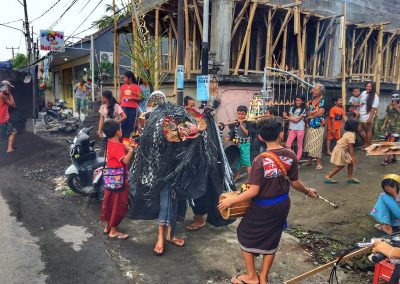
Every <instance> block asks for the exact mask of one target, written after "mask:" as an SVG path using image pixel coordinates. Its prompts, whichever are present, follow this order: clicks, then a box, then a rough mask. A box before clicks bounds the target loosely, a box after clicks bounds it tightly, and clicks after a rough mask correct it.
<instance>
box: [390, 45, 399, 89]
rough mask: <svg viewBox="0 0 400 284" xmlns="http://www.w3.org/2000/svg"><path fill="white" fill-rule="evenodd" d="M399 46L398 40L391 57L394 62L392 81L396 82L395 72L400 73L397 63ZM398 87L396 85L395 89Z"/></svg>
mask: <svg viewBox="0 0 400 284" xmlns="http://www.w3.org/2000/svg"><path fill="white" fill-rule="evenodd" d="M399 48H400V42H397V43H396V49H395V53H394V56H393V57H394V59H393V61H394V63H393V81H392V82H393V83H396V82H397V74H398V73H400V72H399V65H398V63H399V59H400V54H399V53H400V50H399ZM398 88H399V87H398V86H397V89H398Z"/></svg>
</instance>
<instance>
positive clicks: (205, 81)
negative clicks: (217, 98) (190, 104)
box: [197, 75, 210, 101]
mask: <svg viewBox="0 0 400 284" xmlns="http://www.w3.org/2000/svg"><path fill="white" fill-rule="evenodd" d="M209 96H210V76H209V75H201V76H197V100H198V101H208V98H209Z"/></svg>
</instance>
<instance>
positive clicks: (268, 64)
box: [265, 9, 272, 67]
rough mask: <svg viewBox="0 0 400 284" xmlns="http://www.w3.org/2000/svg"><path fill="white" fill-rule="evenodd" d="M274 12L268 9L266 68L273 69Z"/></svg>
mask: <svg viewBox="0 0 400 284" xmlns="http://www.w3.org/2000/svg"><path fill="white" fill-rule="evenodd" d="M271 34H272V11H271V9H268V22H267V40H266V43H265V67H271V66H272V65H271V55H272V54H271V49H272V45H271V43H272V37H271Z"/></svg>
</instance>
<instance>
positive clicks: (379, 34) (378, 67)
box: [375, 25, 385, 95]
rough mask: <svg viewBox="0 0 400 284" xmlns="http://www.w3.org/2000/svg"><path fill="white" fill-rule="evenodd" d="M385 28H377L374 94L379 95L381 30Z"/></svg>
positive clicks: (382, 26)
mask: <svg viewBox="0 0 400 284" xmlns="http://www.w3.org/2000/svg"><path fill="white" fill-rule="evenodd" d="M384 28H385V26H384V25H381V26H380V27H379V33H378V47H377V53H376V56H377V58H378V62H377V63H376V68H375V80H376V93H377V94H378V95H379V94H380V91H381V75H382V44H383V30H384Z"/></svg>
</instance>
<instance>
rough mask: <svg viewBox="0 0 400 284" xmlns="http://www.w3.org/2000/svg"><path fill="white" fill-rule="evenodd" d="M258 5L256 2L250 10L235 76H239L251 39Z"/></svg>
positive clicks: (256, 0) (255, 1)
mask: <svg viewBox="0 0 400 284" xmlns="http://www.w3.org/2000/svg"><path fill="white" fill-rule="evenodd" d="M257 5H258V0H254V3H253V5H252V6H251V10H250V17H249V22H248V23H247V28H246V34H245V36H244V40H243V44H242V47H241V49H240V53H239V58H238V60H237V62H236V67H235V72H234V75H237V74H238V70H239V67H240V63H241V61H242V58H243V53H244V49H245V48H246V45H247V40H248V37H249V33H250V31H251V25H252V24H253V19H254V14H255V12H256V9H257Z"/></svg>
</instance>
